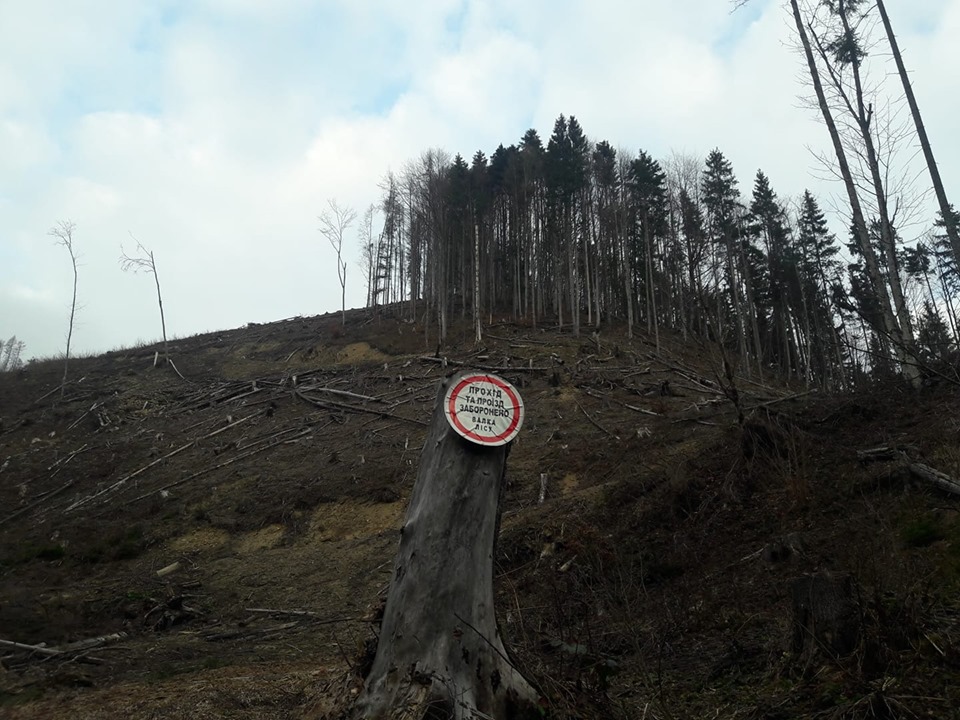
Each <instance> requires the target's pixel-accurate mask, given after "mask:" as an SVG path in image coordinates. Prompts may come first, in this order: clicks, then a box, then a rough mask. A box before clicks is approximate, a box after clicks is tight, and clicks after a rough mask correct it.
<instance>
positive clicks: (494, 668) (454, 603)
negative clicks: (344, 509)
mask: <svg viewBox="0 0 960 720" xmlns="http://www.w3.org/2000/svg"><path fill="white" fill-rule="evenodd" d="M462 375H463V374H462V373H459V374H457V375H454V376H453V377H452V378H449V379H448V381H447V382H448V383H456V382H457V381H458V380H459V379H460V378H461V377H462ZM446 389H447V385H446V384H445V385H443V386H441V388H440V391H439V394H438V395H437V402H436V405H435V407H434V411H433V417H432V419H431V422H430V429H429V430H428V433H427V439H426V443H425V444H424V448H423V452H422V454H421V457H420V469H419V472H418V474H417V481H416V484H415V486H414V489H413V495H412V496H411V498H410V505H409V507H408V509H407V515H406V518H405V520H404V523H403V527H402V529H401V535H400V547H399V549H398V551H397V559H396V564H395V569H394V576H393V581H392V584H391V586H390V592H389V595H388V597H387V604H386V608H385V611H384V616H383V624H382V626H381V631H380V642H379V646H378V648H377V654H376V658H375V659H374V662H373V667H372V669H371V671H370V675H369V676H368V677H367V680H366V684H365V686H364V689H363V691H362V693H361V695H360V697H359V699H358V701H357V704H356V706H355V708H354V712H353V717H354V718H358V719H359V718H364V719H370V720H378V719H384V720H385V719H387V718H391V719H393V718H397V719H399V718H404V719H407V718H409V719H410V720H419V719H421V718H444V719H447V718H450V719H455V720H468V719H471V720H472V719H477V720H479V719H481V718H497V720H512V719H520V718H527V717H540V716H541V715H540V712H539V709H538V705H537V702H538V695H537V692H536V691H535V690H534V689H533V688H532V687H531V686H530V684H529V683H528V682H527V681H526V680H525V679H524V678H523V676H522V675H521V674H520V673H519V671H518V670H517V669H516V668H515V667H514V666H513V665H512V664H511V662H510V660H509V658H508V657H507V653H506V650H505V648H504V646H503V643H502V641H501V639H500V636H499V634H498V631H497V622H496V616H495V613H494V597H493V558H494V548H495V543H496V538H497V531H498V528H499V519H500V491H501V486H502V481H503V476H504V470H505V467H506V459H507V453H508V448H509V445H502V446H499V447H481V446H479V445H475V444H473V443H471V442H469V441H468V440H465V439H464V438H462V437H460V436H459V435H457V434H456V433H455V432H454V431H453V429H452V428H451V427H450V425H449V423H448V422H447V419H446V416H445V414H444V394H445V391H446Z"/></svg>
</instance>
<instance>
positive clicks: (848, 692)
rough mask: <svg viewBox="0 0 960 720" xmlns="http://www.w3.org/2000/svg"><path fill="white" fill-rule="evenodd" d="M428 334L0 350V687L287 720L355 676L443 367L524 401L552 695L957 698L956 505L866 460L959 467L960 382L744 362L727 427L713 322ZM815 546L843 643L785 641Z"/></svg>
mask: <svg viewBox="0 0 960 720" xmlns="http://www.w3.org/2000/svg"><path fill="white" fill-rule="evenodd" d="M431 330H432V329H431ZM431 334H432V335H433V334H435V333H431ZM429 337H430V336H428V335H426V334H425V331H424V328H422V327H420V326H418V325H416V324H414V323H409V322H406V321H403V320H401V319H398V317H395V316H391V314H390V313H389V312H384V313H382V314H380V315H379V316H374V315H372V314H371V313H369V312H365V311H354V312H351V313H348V315H347V322H346V325H345V326H341V324H340V322H339V316H338V315H328V316H321V317H311V318H293V319H289V320H285V321H281V322H276V323H271V324H265V325H250V326H247V327H245V328H242V329H237V330H230V331H225V332H221V333H210V334H206V335H201V336H197V337H192V338H186V339H181V340H176V341H174V342H172V343H171V348H170V350H171V356H172V358H173V360H174V363H175V365H176V370H177V372H174V371H173V369H171V368H170V367H165V366H164V365H163V363H162V359H161V362H160V363H159V364H158V366H157V367H154V360H155V354H156V352H157V350H158V349H159V348H158V347H156V346H144V347H140V348H135V349H129V350H120V351H115V352H111V353H107V354H106V355H102V356H99V357H90V358H81V359H75V360H71V363H70V367H69V377H70V380H69V382H68V384H67V385H66V386H65V388H64V389H63V392H62V396H61V391H60V389H59V388H60V378H61V375H62V372H63V366H62V364H61V363H59V362H56V361H45V362H37V363H31V364H30V365H29V366H28V367H27V368H25V369H24V370H22V371H19V372H14V373H6V374H3V375H0V640H2V641H6V644H3V645H2V646H0V662H2V669H0V717H5V718H7V717H8V718H44V719H47V718H50V719H53V720H56V719H59V718H69V719H70V720H80V719H82V718H250V719H252V718H285V717H291V718H301V717H303V718H306V717H317V716H318V715H319V714H321V713H322V708H324V707H327V706H329V705H330V704H331V702H333V701H334V700H336V699H338V698H340V697H342V696H344V695H345V694H346V695H348V694H349V693H350V692H351V689H354V688H356V687H357V686H358V685H359V684H360V683H361V682H362V675H363V670H364V667H365V664H366V663H368V662H369V659H370V653H371V652H372V649H373V647H375V638H376V629H377V622H376V617H377V615H376V611H377V608H378V606H379V604H380V602H381V601H382V599H383V597H384V596H385V594H386V591H387V588H388V581H389V577H390V574H391V571H392V567H391V564H392V559H393V553H394V551H395V549H396V544H397V538H398V535H397V530H398V528H399V526H400V524H401V522H402V518H403V514H404V511H405V507H406V499H407V497H408V496H409V494H410V490H411V487H412V483H413V481H414V479H415V477H416V471H417V463H418V457H419V453H420V448H421V444H422V442H423V438H424V432H425V423H426V421H427V419H428V417H429V414H430V412H431V410H432V407H433V403H434V400H435V396H436V389H437V386H438V382H439V381H440V380H441V379H442V378H443V377H444V376H445V375H446V374H448V373H450V372H452V371H453V370H454V369H456V368H457V367H459V363H465V364H467V365H469V366H471V367H482V368H495V369H496V371H497V372H498V373H499V374H501V375H502V376H504V377H505V378H507V379H508V380H510V381H511V382H512V383H514V384H515V385H516V386H517V387H518V388H519V389H520V391H521V392H522V394H523V397H524V401H525V403H526V408H527V416H526V421H525V425H524V428H523V430H522V432H521V434H520V436H519V437H518V439H517V441H515V443H514V447H513V448H512V450H511V454H510V457H509V461H508V471H507V476H508V477H507V483H508V484H507V491H506V495H505V497H504V501H503V507H502V511H503V521H502V528H501V535H500V539H499V542H498V549H497V577H496V586H497V592H498V597H497V602H498V615H499V618H500V624H501V627H502V631H503V634H504V638H505V642H506V645H507V647H508V648H509V649H510V652H511V653H512V655H513V658H514V660H515V662H516V664H517V666H518V667H519V668H520V669H521V670H522V671H523V672H524V674H525V675H526V676H527V677H528V678H530V680H531V681H532V682H534V683H535V685H536V686H537V687H538V688H539V689H540V690H541V692H543V693H544V695H545V697H546V698H547V699H548V701H549V703H550V707H551V713H552V715H551V716H552V717H557V718H573V717H578V718H641V717H646V718H683V717H717V718H771V719H772V718H784V719H786V718H801V717H824V718H856V717H863V718H870V717H876V718H883V717H887V718H900V717H902V718H912V717H936V718H947V717H960V713H958V712H957V711H956V710H954V708H956V707H960V600H958V590H960V519H958V507H960V506H958V502H957V499H956V498H954V497H951V496H949V495H946V494H943V493H940V492H939V491H937V490H935V489H933V488H932V487H929V486H927V485H925V484H923V483H920V482H919V481H917V480H916V479H915V478H914V477H913V476H912V475H910V473H909V472H908V471H907V470H906V469H905V462H906V461H905V460H892V461H883V462H870V463H864V462H861V461H859V460H858V458H857V450H862V449H866V448H871V447H876V446H881V445H891V446H896V447H898V448H902V449H904V452H905V453H906V455H904V456H903V457H907V458H908V459H909V460H912V461H914V462H922V463H924V464H926V465H929V466H931V467H934V468H936V469H938V470H939V471H941V472H943V473H947V474H949V475H952V476H954V477H960V419H958V416H957V409H958V408H960V403H958V400H960V393H958V392H957V388H956V387H954V386H951V385H949V384H943V385H939V386H935V387H927V388H925V389H923V390H921V391H910V390H907V389H904V388H902V387H898V386H896V385H886V386H882V387H880V386H878V387H874V388H869V389H865V390H864V391H863V392H861V393H858V394H855V395H849V396H844V397H828V396H824V395H822V394H819V393H816V392H811V391H810V389H809V388H806V387H804V386H796V387H794V386H787V385H784V384H782V383H778V382H776V381H775V380H774V379H773V378H772V377H769V378H762V379H761V378H757V377H752V378H747V377H738V379H737V380H736V383H735V384H736V389H737V395H738V397H739V403H740V409H741V411H742V412H743V418H744V420H743V422H742V423H740V422H739V421H738V413H737V410H736V407H735V405H734V403H733V402H732V401H731V399H730V395H731V393H730V389H731V388H730V387H724V385H726V383H725V382H724V381H723V380H722V378H723V373H722V372H720V371H719V370H720V367H721V359H720V353H719V351H718V350H717V349H716V348H712V347H710V346H703V345H697V344H694V343H691V342H685V341H684V339H683V338H681V337H677V336H672V335H667V336H663V337H661V339H660V342H659V347H658V345H657V343H656V342H655V340H654V339H653V338H650V337H647V336H646V335H644V334H640V335H638V336H637V337H635V338H633V339H629V338H627V337H626V336H625V335H624V333H623V332H622V329H620V330H618V329H613V330H610V329H604V330H603V331H602V332H601V333H600V334H599V336H593V335H591V334H589V333H584V334H583V335H582V336H581V337H573V336H571V335H570V334H568V333H566V332H560V331H558V329H557V328H556V327H546V328H535V327H531V326H529V325H523V324H516V323H512V322H509V321H503V322H498V323H492V324H491V325H489V326H488V327H487V328H486V331H485V339H484V342H483V344H482V347H477V346H476V345H475V343H474V342H473V337H472V331H471V329H470V328H469V327H468V323H464V324H463V325H462V326H460V325H456V326H455V327H454V330H453V331H452V337H451V338H450V340H449V341H448V342H447V343H446V344H445V345H444V346H443V347H442V348H441V350H440V351H439V352H437V350H436V345H435V339H434V342H433V345H432V347H431V346H430V344H429V343H428V339H429ZM428 348H429V349H428ZM444 359H446V362H444ZM181 376H182V377H181ZM541 477H543V478H545V480H546V483H547V485H546V487H547V493H546V498H545V500H544V502H542V503H540V502H539V495H540V489H541ZM816 571H833V572H837V573H850V574H851V575H852V576H853V578H854V580H855V584H856V588H857V607H858V612H859V614H860V633H859V635H858V639H857V644H856V647H855V648H854V649H853V651H852V652H851V653H850V654H848V655H845V656H842V657H835V656H831V655H830V653H826V652H823V651H809V650H807V651H803V652H794V649H793V648H792V645H791V637H792V629H793V628H792V625H791V623H792V619H793V613H792V610H791V597H790V587H791V582H792V581H793V580H795V579H796V578H798V577H802V576H804V575H805V574H808V573H812V572H816ZM87 640H90V641H92V642H91V643H90V646H89V647H85V646H75V645H72V644H74V643H78V642H81V641H87ZM10 643H18V644H20V645H23V646H33V647H32V649H31V648H25V647H16V646H13V645H11V644H10Z"/></svg>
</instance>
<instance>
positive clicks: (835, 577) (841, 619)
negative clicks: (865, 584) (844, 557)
mask: <svg viewBox="0 0 960 720" xmlns="http://www.w3.org/2000/svg"><path fill="white" fill-rule="evenodd" d="M854 592H855V584H854V580H853V577H851V576H850V575H849V574H834V573H827V572H822V573H816V574H814V575H807V576H805V577H802V578H798V579H796V580H794V581H793V583H792V585H791V595H792V597H793V651H794V652H795V653H798V654H806V653H808V652H813V651H815V650H816V649H818V648H819V649H823V650H825V651H826V652H827V653H828V654H830V655H832V656H834V657H841V656H843V655H847V654H849V653H850V652H852V651H853V649H854V648H855V647H856V645H857V640H858V639H859V637H860V615H859V612H858V607H857V601H856V598H855V596H854Z"/></svg>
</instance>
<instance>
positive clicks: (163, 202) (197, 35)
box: [0, 0, 960, 355]
mask: <svg viewBox="0 0 960 720" xmlns="http://www.w3.org/2000/svg"><path fill="white" fill-rule="evenodd" d="M888 4H889V5H890V7H889V11H890V12H891V14H892V15H893V21H894V23H895V24H896V26H897V28H898V31H899V35H900V39H901V44H902V45H903V47H904V48H905V51H906V59H907V63H908V64H909V66H910V68H911V70H912V72H913V74H914V81H915V87H916V89H917V93H918V95H919V99H920V102H921V104H922V107H923V110H924V112H925V115H926V119H927V123H928V127H929V129H930V132H931V135H932V137H933V140H934V142H935V144H936V149H937V152H938V154H939V156H940V158H941V164H942V166H943V169H944V175H945V179H946V181H947V183H948V185H949V187H950V188H955V189H956V191H957V192H958V193H960V170H958V171H954V168H960V146H958V145H960V143H958V141H957V140H955V139H954V127H955V123H954V118H956V117H957V116H958V115H960V107H958V105H960V99H958V98H960V73H957V72H956V68H958V67H960V49H958V48H960V44H957V43H955V42H954V40H953V39H954V38H956V37H958V36H960V0H911V2H909V3H907V2H896V3H895V2H889V3H888ZM789 42H790V24H789V17H788V15H787V13H786V11H785V9H784V8H783V6H782V3H780V2H774V1H773V0H753V2H751V3H750V5H749V6H748V8H747V9H745V10H742V11H740V12H738V13H736V14H731V13H730V5H729V4H728V3H726V2H724V1H723V0H685V1H684V2H663V1H662V0H419V1H417V2H410V1H409V0H408V1H405V2H401V1H400V0H319V1H314V0H191V1H188V0H179V1H177V0H169V1H163V0H82V1H80V0H78V1H77V2H63V1H62V0H31V1H30V2H24V1H23V0H0V337H3V338H6V337H8V336H9V335H12V334H16V335H17V336H18V337H20V338H21V339H23V340H25V341H26V343H27V354H28V355H52V354H55V353H57V352H60V351H61V350H62V348H63V338H64V334H65V330H66V322H67V305H68V302H69V280H70V268H69V259H68V257H67V255H66V253H65V252H64V251H63V250H62V248H57V247H55V246H54V245H53V243H52V241H51V238H49V237H48V236H47V234H46V233H47V230H48V229H49V228H50V227H51V226H52V225H54V224H55V223H56V222H57V221H58V220H61V219H70V220H73V221H74V222H75V223H76V225H77V235H76V242H77V247H78V249H79V251H80V253H81V255H82V258H83V260H82V262H83V265H82V267H81V268H80V287H79V296H80V301H81V304H82V306H83V309H82V312H81V314H80V315H79V318H78V327H77V332H76V333H75V337H74V340H75V343H76V344H75V347H76V348H77V349H78V350H79V351H84V352H89V351H99V350H106V349H109V348H112V347H116V346H120V345H128V344H131V343H134V342H136V341H137V340H150V339H154V338H156V337H157V336H158V335H159V323H158V322H157V318H156V308H155V305H154V302H155V300H154V297H153V295H152V288H151V286H150V284H149V282H148V280H147V279H146V278H144V277H142V276H132V275H127V274H124V273H122V272H121V271H120V269H119V267H118V263H117V258H118V255H119V252H120V245H121V243H123V244H124V245H125V246H130V245H131V240H130V238H129V233H131V232H132V233H133V234H135V235H136V236H137V238H139V239H140V240H141V241H142V242H143V243H144V244H145V245H146V246H148V247H150V248H152V249H153V250H154V251H155V254H156V257H157V261H158V264H159V268H160V272H161V280H162V281H163V283H164V292H165V307H166V309H167V320H168V327H169V330H170V331H171V332H172V333H175V334H177V335H188V334H193V333H196V332H201V331H204V330H209V329H216V328H225V327H235V326H238V325H243V324H245V323H247V322H265V321H269V320H273V319H279V318H284V317H289V316H292V315H298V314H303V315H310V314H315V313H320V312H327V311H331V310H334V309H336V308H337V307H338V305H339V288H338V287H337V283H336V274H335V271H334V266H333V257H332V253H331V251H330V250H329V248H328V247H327V246H326V244H325V243H324V242H322V240H321V238H320V236H319V235H318V233H317V231H316V228H317V221H316V216H317V215H318V214H319V213H320V212H321V211H322V210H323V208H324V206H325V202H326V200H327V199H328V198H333V197H335V198H337V199H338V200H339V201H340V202H341V203H345V204H349V205H352V206H354V207H356V208H357V209H358V210H362V209H363V208H364V207H365V206H366V205H368V204H369V203H371V202H376V201H377V200H378V189H377V184H378V182H379V181H380V179H381V177H382V176H383V174H384V173H385V172H386V171H387V170H388V169H393V170H400V169H401V168H402V166H403V164H404V162H405V161H406V160H409V159H413V158H414V157H415V156H416V155H417V154H419V153H420V152H421V151H422V150H424V149H426V148H429V147H442V148H444V149H446V150H447V151H448V152H450V153H451V155H452V154H454V153H456V152H460V153H462V154H464V155H465V156H470V155H472V154H473V152H474V151H475V150H477V149H483V150H484V151H485V152H487V153H488V154H489V153H490V152H492V151H493V149H494V148H495V147H496V146H497V145H498V144H499V143H504V144H509V143H511V142H516V141H518V140H519V138H520V137H521V136H522V134H523V132H524V131H525V130H526V129H527V128H528V127H531V126H533V127H535V128H536V129H537V130H538V131H539V132H540V134H541V136H542V137H543V138H544V139H546V138H547V137H548V136H549V133H550V131H551V128H552V125H553V120H554V119H555V118H556V116H557V115H559V114H560V113H565V114H574V115H576V116H577V117H578V118H579V119H580V121H581V123H582V124H583V126H584V128H585V130H586V132H587V133H588V135H589V136H590V137H591V138H592V139H594V140H601V139H606V140H608V141H610V142H611V143H612V144H613V145H615V146H621V147H624V148H627V149H628V150H629V151H631V152H636V151H637V150H638V149H640V148H643V149H645V150H647V151H648V152H650V153H651V154H653V155H654V156H655V157H658V158H665V157H666V156H667V155H669V153H670V152H671V151H672V150H676V151H681V152H688V153H695V154H698V155H701V156H702V155H704V154H706V152H708V151H709V150H710V149H712V148H713V147H719V148H720V149H721V150H723V152H724V153H725V154H726V155H727V156H728V157H729V158H730V159H731V161H732V162H733V164H734V168H735V170H736V172H737V174H738V177H739V179H740V185H741V190H742V191H744V192H745V193H746V192H749V189H750V187H751V185H752V182H753V176H754V174H755V172H756V170H757V169H758V168H762V169H763V170H764V171H765V172H766V173H767V174H768V175H769V176H770V178H771V180H772V182H773V184H774V187H775V189H776V190H777V192H778V193H779V194H780V195H781V196H782V197H785V198H789V197H795V196H797V195H799V194H800V193H801V192H802V190H803V189H804V188H805V187H811V188H812V189H813V190H814V191H815V192H817V193H818V194H819V195H820V196H821V197H822V198H823V199H824V204H825V205H827V206H830V204H831V200H830V197H831V195H833V194H835V193H836V190H837V188H835V187H834V186H833V185H831V184H829V183H826V182H824V181H822V180H819V179H817V176H818V175H822V172H818V171H817V170H816V163H815V162H814V160H813V158H812V156H811V154H810V151H809V150H808V148H813V149H818V148H824V147H826V145H827V143H826V141H827V138H826V135H825V133H824V131H823V129H822V127H821V126H820V125H819V123H818V122H817V120H816V117H815V116H814V115H813V114H812V113H811V112H809V110H807V109H804V108H802V107H801V106H800V103H799V101H798V100H797V96H798V95H801V94H804V93H805V92H806V90H805V88H804V87H803V86H802V84H801V83H800V82H799V81H798V77H799V72H798V71H799V69H800V66H799V64H798V58H797V56H796V55H795V54H794V53H793V52H792V50H791V49H790V47H789V46H788V45H789ZM948 189H949V188H948ZM918 232H919V230H918ZM351 253H355V246H352V247H351ZM347 289H348V304H350V305H360V304H362V301H363V297H364V288H363V286H362V281H361V272H360V270H359V267H358V266H357V265H352V266H351V269H350V272H349V276H348V288H347Z"/></svg>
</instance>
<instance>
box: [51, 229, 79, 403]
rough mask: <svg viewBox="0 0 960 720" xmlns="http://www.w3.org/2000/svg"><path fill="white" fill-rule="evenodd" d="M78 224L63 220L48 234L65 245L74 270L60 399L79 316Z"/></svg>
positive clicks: (64, 387) (65, 383) (65, 388)
mask: <svg viewBox="0 0 960 720" xmlns="http://www.w3.org/2000/svg"><path fill="white" fill-rule="evenodd" d="M76 229H77V226H76V224H74V223H72V222H70V221H69V220H61V221H60V222H58V223H57V224H56V225H55V226H54V227H52V228H50V231H49V232H48V233H47V234H48V235H50V236H51V237H55V238H56V239H57V245H63V246H64V247H65V248H66V249H67V252H69V253H70V266H71V267H72V269H73V297H72V299H71V300H70V324H69V325H68V326H67V349H66V350H65V351H64V353H63V381H62V382H61V384H60V399H61V400H62V399H63V394H64V393H65V392H66V390H67V370H68V369H69V367H70V341H71V340H72V339H73V320H74V318H75V317H76V314H77V254H76V252H75V251H74V248H73V231H74V230H76Z"/></svg>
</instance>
